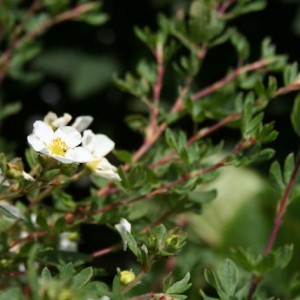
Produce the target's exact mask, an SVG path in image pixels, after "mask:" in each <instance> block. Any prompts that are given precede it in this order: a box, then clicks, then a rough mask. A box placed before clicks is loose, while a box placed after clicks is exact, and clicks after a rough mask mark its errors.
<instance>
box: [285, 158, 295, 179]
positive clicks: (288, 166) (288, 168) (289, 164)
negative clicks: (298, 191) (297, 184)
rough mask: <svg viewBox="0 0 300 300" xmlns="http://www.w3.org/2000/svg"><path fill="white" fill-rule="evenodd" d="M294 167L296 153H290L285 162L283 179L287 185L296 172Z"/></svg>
mask: <svg viewBox="0 0 300 300" xmlns="http://www.w3.org/2000/svg"><path fill="white" fill-rule="evenodd" d="M294 165H295V157H294V153H290V154H289V155H288V156H287V158H286V159H285V161H284V169H283V178H284V182H285V184H288V182H289V181H290V179H291V176H292V173H293V170H294Z"/></svg>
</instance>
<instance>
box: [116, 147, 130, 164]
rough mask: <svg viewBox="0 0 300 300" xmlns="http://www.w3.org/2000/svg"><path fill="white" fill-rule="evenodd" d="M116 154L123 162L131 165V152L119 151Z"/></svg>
mask: <svg viewBox="0 0 300 300" xmlns="http://www.w3.org/2000/svg"><path fill="white" fill-rule="evenodd" d="M114 154H115V155H116V157H117V158H118V159H119V160H120V161H121V162H124V163H131V159H132V154H131V153H130V152H129V151H125V150H117V151H114Z"/></svg>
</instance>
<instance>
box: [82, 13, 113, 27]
mask: <svg viewBox="0 0 300 300" xmlns="http://www.w3.org/2000/svg"><path fill="white" fill-rule="evenodd" d="M108 19H109V16H108V15H107V14H104V13H88V14H84V15H81V16H80V17H79V18H77V20H80V21H84V22H85V23H87V24H90V25H98V26H99V25H102V24H104V23H106V22H107V21H108Z"/></svg>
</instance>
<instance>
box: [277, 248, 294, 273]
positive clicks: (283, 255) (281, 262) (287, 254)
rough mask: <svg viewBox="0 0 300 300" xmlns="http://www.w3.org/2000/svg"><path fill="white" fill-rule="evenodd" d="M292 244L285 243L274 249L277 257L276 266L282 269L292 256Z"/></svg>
mask: <svg viewBox="0 0 300 300" xmlns="http://www.w3.org/2000/svg"><path fill="white" fill-rule="evenodd" d="M293 252H294V245H285V246H284V247H281V248H279V249H277V250H276V251H275V255H276V257H277V261H276V266H277V267H278V268H280V269H284V268H285V267H286V266H287V265H288V264H289V262H290V261H291V259H292V257H293Z"/></svg>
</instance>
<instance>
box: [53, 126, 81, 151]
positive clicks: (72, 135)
mask: <svg viewBox="0 0 300 300" xmlns="http://www.w3.org/2000/svg"><path fill="white" fill-rule="evenodd" d="M55 137H59V138H61V139H62V140H63V141H64V142H65V143H66V144H67V145H68V147H70V148H73V147H76V146H78V145H79V144H80V143H81V134H80V132H78V131H77V130H76V129H74V128H73V127H71V126H63V127H60V128H58V129H57V130H56V131H55Z"/></svg>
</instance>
